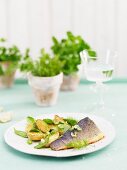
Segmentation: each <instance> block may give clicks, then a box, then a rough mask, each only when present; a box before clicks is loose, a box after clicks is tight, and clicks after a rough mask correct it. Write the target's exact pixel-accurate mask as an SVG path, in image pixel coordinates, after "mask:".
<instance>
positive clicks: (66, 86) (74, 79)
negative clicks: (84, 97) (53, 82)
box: [61, 74, 80, 91]
mask: <svg viewBox="0 0 127 170" xmlns="http://www.w3.org/2000/svg"><path fill="white" fill-rule="evenodd" d="M79 82H80V76H79V75H78V74H72V75H68V76H66V75H64V76H63V83H62V85H61V90H63V91H74V90H76V89H77V87H78V84H79Z"/></svg>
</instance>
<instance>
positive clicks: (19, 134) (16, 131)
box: [14, 128, 27, 138]
mask: <svg viewBox="0 0 127 170" xmlns="http://www.w3.org/2000/svg"><path fill="white" fill-rule="evenodd" d="M14 132H15V134H16V135H18V136H21V137H23V138H27V133H26V132H24V131H20V130H16V129H15V128H14Z"/></svg>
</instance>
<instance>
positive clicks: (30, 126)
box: [25, 123, 33, 133]
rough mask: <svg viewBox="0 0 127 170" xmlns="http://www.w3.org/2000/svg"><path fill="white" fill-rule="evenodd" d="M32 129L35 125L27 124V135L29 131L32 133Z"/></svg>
mask: <svg viewBox="0 0 127 170" xmlns="http://www.w3.org/2000/svg"><path fill="white" fill-rule="evenodd" d="M31 129H33V124H32V123H29V124H27V125H26V128H25V131H26V133H28V132H29V131H31Z"/></svg>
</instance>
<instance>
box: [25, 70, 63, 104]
mask: <svg viewBox="0 0 127 170" xmlns="http://www.w3.org/2000/svg"><path fill="white" fill-rule="evenodd" d="M62 81H63V74H62V73H60V74H58V75H56V76H53V77H36V76H33V75H32V74H29V75H28V82H29V85H30V86H31V87H32V90H33V94H34V97H35V102H36V104H37V105H39V106H51V105H54V104H56V102H57V98H58V93H59V89H60V86H61V83H62Z"/></svg>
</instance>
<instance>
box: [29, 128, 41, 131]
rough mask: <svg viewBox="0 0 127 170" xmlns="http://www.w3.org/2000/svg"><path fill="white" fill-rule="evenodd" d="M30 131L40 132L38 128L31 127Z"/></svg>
mask: <svg viewBox="0 0 127 170" xmlns="http://www.w3.org/2000/svg"><path fill="white" fill-rule="evenodd" d="M30 132H40V130H39V129H37V128H34V127H33V128H32V129H31V130H30Z"/></svg>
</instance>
